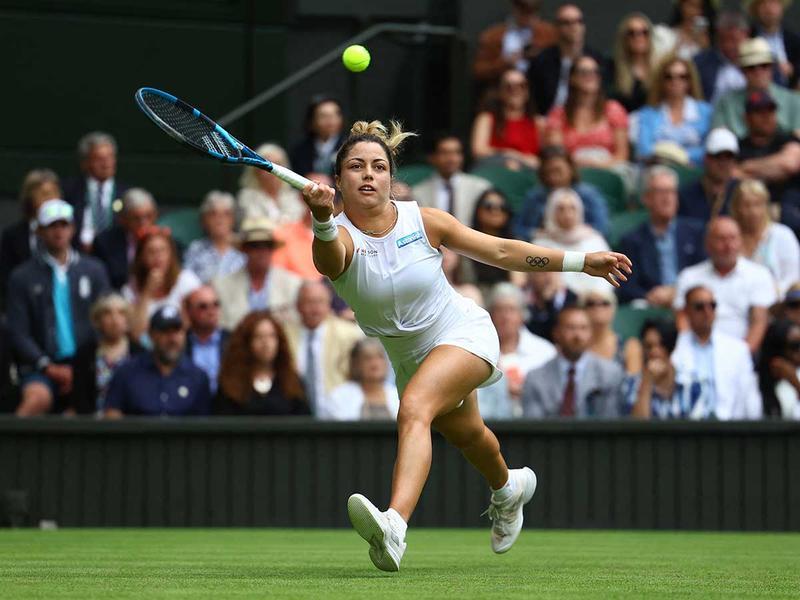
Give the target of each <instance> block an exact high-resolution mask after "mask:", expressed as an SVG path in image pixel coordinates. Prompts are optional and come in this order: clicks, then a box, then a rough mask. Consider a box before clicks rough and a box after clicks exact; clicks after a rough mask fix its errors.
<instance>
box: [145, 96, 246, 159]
mask: <svg viewBox="0 0 800 600" xmlns="http://www.w3.org/2000/svg"><path fill="white" fill-rule="evenodd" d="M143 100H144V102H145V104H146V105H147V107H148V109H149V110H150V111H152V113H153V114H154V115H155V116H157V117H158V118H159V119H160V120H161V121H162V122H163V123H164V124H166V125H167V126H168V127H170V128H172V129H173V130H175V131H176V132H177V133H179V134H180V135H181V136H182V137H183V138H184V139H186V141H187V142H189V143H190V144H192V145H194V146H197V147H199V148H200V149H203V150H207V151H210V152H212V153H216V154H221V155H222V156H233V157H238V156H240V154H241V153H240V152H239V149H238V148H236V147H235V146H233V145H231V144H230V143H229V141H228V140H227V139H226V138H225V137H224V136H222V135H220V134H219V132H218V131H217V130H216V129H215V128H214V124H213V123H211V122H209V121H207V120H206V119H204V118H202V117H199V116H197V115H196V114H195V113H194V112H193V111H192V109H191V108H189V107H184V106H181V105H180V104H175V103H174V102H171V101H170V100H168V99H166V98H163V97H161V96H159V95H157V94H146V95H145V96H144V97H143Z"/></svg>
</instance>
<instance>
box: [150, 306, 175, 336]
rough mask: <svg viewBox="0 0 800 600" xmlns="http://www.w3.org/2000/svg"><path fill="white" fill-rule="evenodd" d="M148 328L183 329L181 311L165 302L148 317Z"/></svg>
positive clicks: (156, 329)
mask: <svg viewBox="0 0 800 600" xmlns="http://www.w3.org/2000/svg"><path fill="white" fill-rule="evenodd" d="M150 329H152V330H155V331H166V330H167V329H183V319H182V318H181V311H180V310H178V308H177V307H176V306H173V305H172V304H165V305H164V306H162V307H161V308H159V309H158V310H157V311H156V312H154V313H153V316H152V317H150Z"/></svg>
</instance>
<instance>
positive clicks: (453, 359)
mask: <svg viewBox="0 0 800 600" xmlns="http://www.w3.org/2000/svg"><path fill="white" fill-rule="evenodd" d="M489 375H491V366H490V365H489V364H488V363H487V362H486V361H484V360H483V359H482V358H479V357H477V356H475V355H474V354H472V353H470V352H467V351H466V350H464V349H462V348H458V347H456V346H437V347H436V348H434V349H433V350H432V351H431V352H430V354H428V356H427V357H426V358H425V360H423V361H422V364H420V366H419V368H418V369H417V372H416V373H415V374H414V375H413V377H411V379H410V380H409V382H408V385H407V386H406V389H405V390H404V391H403V395H402V397H401V398H400V410H399V411H398V413H397V440H398V441H397V458H396V460H395V465H394V474H393V477H392V499H391V502H390V503H389V506H390V507H391V508H393V509H394V510H396V511H397V512H398V513H399V514H400V516H402V517H403V519H404V520H405V521H408V519H409V518H410V517H411V514H412V513H413V512H414V508H415V507H416V505H417V501H418V500H419V497H420V494H421V493H422V488H423V487H424V485H425V481H426V480H427V478H428V473H429V471H430V466H431V456H432V446H431V425H432V424H433V421H434V420H435V419H436V418H438V417H441V416H442V415H445V414H447V413H449V412H451V411H452V410H454V409H455V408H456V406H458V404H459V402H461V401H462V400H463V399H464V398H466V397H467V396H469V394H470V393H471V392H472V391H473V390H474V389H475V388H476V387H478V386H479V385H480V384H481V383H483V382H484V381H486V379H487V378H488V377H489ZM498 468H499V467H498Z"/></svg>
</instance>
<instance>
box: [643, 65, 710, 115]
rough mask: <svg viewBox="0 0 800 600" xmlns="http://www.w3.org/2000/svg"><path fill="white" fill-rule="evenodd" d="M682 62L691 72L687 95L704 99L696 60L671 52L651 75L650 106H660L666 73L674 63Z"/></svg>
mask: <svg viewBox="0 0 800 600" xmlns="http://www.w3.org/2000/svg"><path fill="white" fill-rule="evenodd" d="M676 63H680V64H682V65H683V66H684V68H685V69H686V72H687V73H688V74H689V82H688V83H689V89H688V90H686V95H687V96H691V97H692V98H694V99H695V100H703V88H702V87H701V86H700V76H699V75H698V74H697V67H695V66H694V62H692V61H691V60H686V59H685V58H681V57H680V56H676V55H675V54H670V55H668V56H666V57H665V58H663V59H662V60H661V62H659V63H658V66H656V68H655V70H654V71H653V72H652V74H651V76H650V88H649V89H650V91H649V92H648V93H647V103H648V104H649V105H650V106H658V105H660V104H661V102H663V100H664V74H665V73H666V71H667V69H669V68H670V67H671V66H672V65H674V64H676Z"/></svg>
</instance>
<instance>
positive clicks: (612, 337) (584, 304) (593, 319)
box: [578, 289, 625, 366]
mask: <svg viewBox="0 0 800 600" xmlns="http://www.w3.org/2000/svg"><path fill="white" fill-rule="evenodd" d="M578 306H580V307H581V308H584V309H586V314H587V315H588V316H589V323H590V324H591V326H592V341H591V343H590V345H589V350H590V351H591V352H593V353H595V354H596V355H597V356H599V357H601V358H605V359H606V360H611V361H614V362H616V363H617V364H618V365H619V366H624V365H625V353H624V349H623V343H622V338H620V337H619V335H617V332H616V331H614V315H616V313H617V297H616V296H615V295H614V292H612V291H611V290H610V289H609V290H591V291H588V292H586V293H584V294H581V296H580V298H579V300H578Z"/></svg>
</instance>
